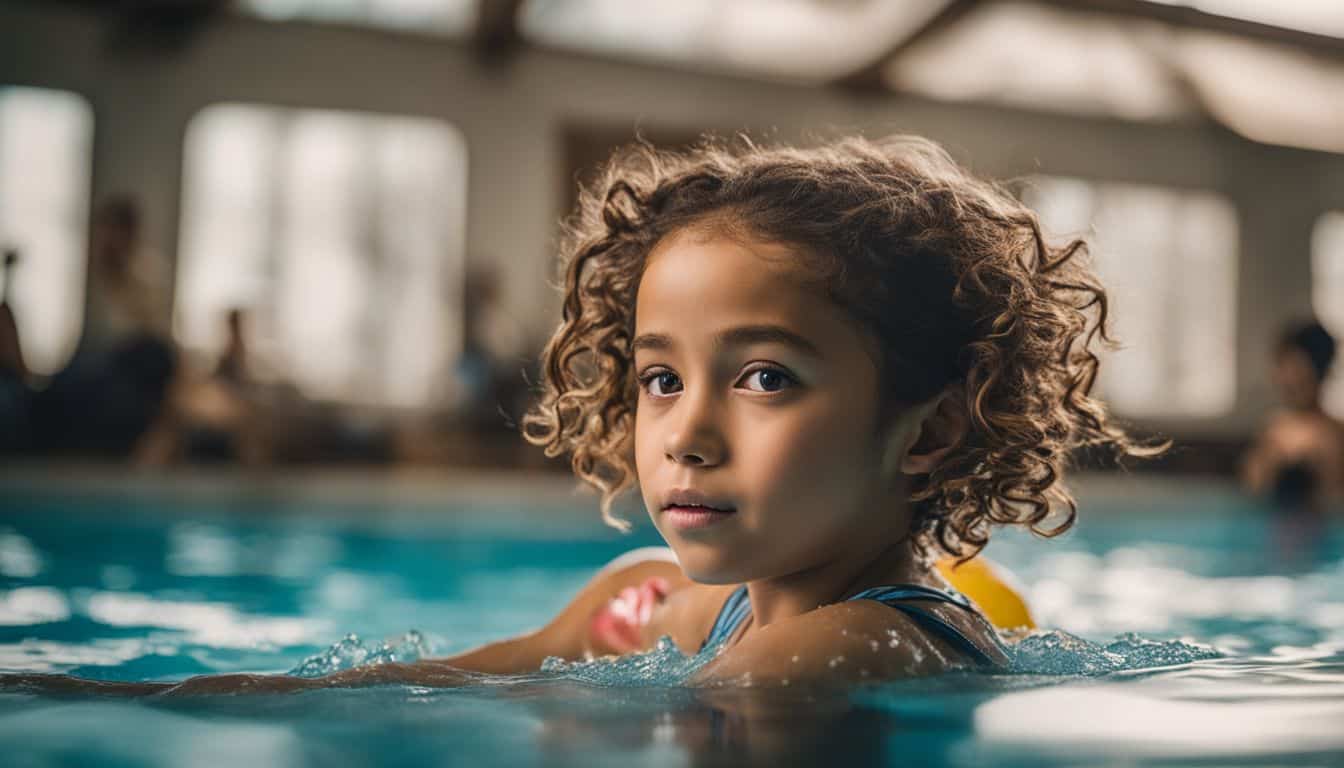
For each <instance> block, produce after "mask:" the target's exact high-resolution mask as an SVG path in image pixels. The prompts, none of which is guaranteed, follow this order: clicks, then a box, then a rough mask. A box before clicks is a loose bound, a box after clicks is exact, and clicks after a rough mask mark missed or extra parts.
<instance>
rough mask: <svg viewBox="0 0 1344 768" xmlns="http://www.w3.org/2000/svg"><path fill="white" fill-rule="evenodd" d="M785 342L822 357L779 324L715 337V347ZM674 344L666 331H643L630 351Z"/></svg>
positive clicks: (748, 326)
mask: <svg viewBox="0 0 1344 768" xmlns="http://www.w3.org/2000/svg"><path fill="white" fill-rule="evenodd" d="M771 343H774V344H783V345H785V346H789V347H793V348H794V349H796V350H798V351H799V352H802V353H803V354H806V355H810V356H812V357H821V356H822V354H821V350H820V349H818V348H817V345H816V344H813V343H812V342H810V341H808V340H807V339H806V338H804V337H802V336H800V335H798V334H796V333H794V332H793V331H790V330H789V329H787V328H784V327H781V326H778V325H744V326H739V327H737V328H729V329H728V330H726V331H721V332H720V333H718V334H717V335H715V337H714V346H715V347H745V346H748V345H750V344H771ZM672 346H673V344H672V337H671V336H668V335H667V334H665V333H642V334H640V335H639V336H636V337H635V340H634V341H633V342H631V343H630V351H631V352H637V351H639V350H641V349H651V350H665V349H670V348H671V347H672Z"/></svg>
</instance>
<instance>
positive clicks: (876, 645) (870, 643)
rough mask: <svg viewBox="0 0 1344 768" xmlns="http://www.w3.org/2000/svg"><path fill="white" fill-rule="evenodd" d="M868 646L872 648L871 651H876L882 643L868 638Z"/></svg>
mask: <svg viewBox="0 0 1344 768" xmlns="http://www.w3.org/2000/svg"><path fill="white" fill-rule="evenodd" d="M868 647H869V648H872V649H873V653H877V649H879V648H881V647H882V644H881V643H879V642H877V641H876V640H869V641H868Z"/></svg>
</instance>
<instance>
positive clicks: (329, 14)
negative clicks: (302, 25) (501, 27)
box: [238, 0, 477, 36]
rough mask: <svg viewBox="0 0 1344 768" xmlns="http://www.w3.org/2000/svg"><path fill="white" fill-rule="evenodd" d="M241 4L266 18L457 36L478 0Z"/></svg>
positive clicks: (250, 0) (257, 0)
mask: <svg viewBox="0 0 1344 768" xmlns="http://www.w3.org/2000/svg"><path fill="white" fill-rule="evenodd" d="M238 5H239V7H241V8H243V9H244V10H247V11H250V12H252V13H255V14H256V15H258V16H261V17H263V18H267V19H275V20H284V19H311V20H313V21H343V22H349V23H356V24H368V25H370V26H377V27H389V28H393V29H406V30H415V31H425V32H437V33H440V34H446V35H454V36H458V35H463V34H465V33H466V32H468V31H469V30H470V29H471V28H472V26H473V25H474V24H475V23H476V7H477V0H241V1H240V2H239V4H238Z"/></svg>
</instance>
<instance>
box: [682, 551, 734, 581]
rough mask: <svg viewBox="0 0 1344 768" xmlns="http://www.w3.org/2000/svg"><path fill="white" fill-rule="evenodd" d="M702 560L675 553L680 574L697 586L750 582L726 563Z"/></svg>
mask: <svg viewBox="0 0 1344 768" xmlns="http://www.w3.org/2000/svg"><path fill="white" fill-rule="evenodd" d="M674 550H675V548H674ZM704 560H705V559H704V558H698V557H684V556H682V553H681V552H677V561H678V562H679V563H680V564H681V570H682V572H683V573H685V574H686V578H688V579H690V580H691V581H694V582H695V583H697V584H709V585H713V584H741V583H743V582H745V581H749V580H750V579H748V578H747V576H746V575H745V574H743V573H742V572H741V570H740V569H739V568H733V567H731V565H730V564H728V563H717V562H705V561H704Z"/></svg>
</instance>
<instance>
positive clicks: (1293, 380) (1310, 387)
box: [1274, 347, 1321, 408]
mask: <svg viewBox="0 0 1344 768" xmlns="http://www.w3.org/2000/svg"><path fill="white" fill-rule="evenodd" d="M1274 384H1275V386H1276V387H1277V388H1278V390H1279V398H1280V399H1282V400H1283V402H1284V404H1285V405H1287V406H1288V407H1289V408H1311V407H1313V406H1315V405H1316V403H1317V402H1318V401H1319V400H1320V391H1321V381H1320V379H1319V378H1317V377H1316V369H1315V368H1313V367H1312V366H1311V360H1310V359H1308V358H1307V355H1306V353H1305V352H1303V351H1302V350H1300V349H1297V348H1295V347H1284V348H1281V349H1280V350H1278V354H1276V355H1275V357H1274Z"/></svg>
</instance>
